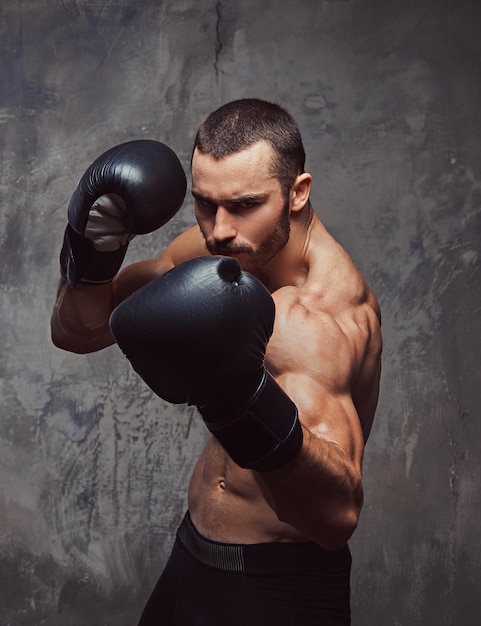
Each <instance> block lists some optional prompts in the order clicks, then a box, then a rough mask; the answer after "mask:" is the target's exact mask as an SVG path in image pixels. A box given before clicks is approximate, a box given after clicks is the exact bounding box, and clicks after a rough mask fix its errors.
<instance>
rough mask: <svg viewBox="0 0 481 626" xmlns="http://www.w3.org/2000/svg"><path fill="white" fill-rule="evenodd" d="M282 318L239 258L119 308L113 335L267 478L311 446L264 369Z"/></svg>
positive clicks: (166, 282) (195, 266)
mask: <svg viewBox="0 0 481 626" xmlns="http://www.w3.org/2000/svg"><path fill="white" fill-rule="evenodd" d="M274 316H275V307H274V302H273V300H272V297H271V295H270V294H269V292H268V291H267V289H266V288H265V287H264V285H262V283H261V282H260V281H258V280H257V279H256V278H255V277H254V276H252V275H250V274H248V273H247V272H243V271H241V268H240V265H239V263H238V261H237V259H234V258H229V257H200V258H197V259H193V260H191V261H187V262H186V263H183V264H181V265H179V266H177V267H175V268H174V269H172V270H170V271H169V272H167V273H166V274H164V275H163V276H160V277H159V278H157V279H155V280H153V281H152V282H151V283H149V284H148V285H146V286H145V287H142V288H141V289H140V290H138V291H137V292H135V293H134V294H132V295H131V296H129V297H128V298H127V299H126V300H124V301H123V302H122V303H120V305H119V306H118V307H117V308H116V309H115V310H114V311H113V313H112V315H111V317H110V328H111V330H112V333H113V335H114V337H115V339H116V341H117V343H118V345H119V346H120V348H121V349H122V351H123V352H124V354H125V355H126V356H127V358H128V359H129V361H130V363H131V364H132V367H133V368H134V370H135V371H136V372H137V373H138V374H139V375H140V376H141V377H142V379H143V380H144V381H145V382H146V383H147V385H149V387H150V388H151V389H152V390H153V391H154V392H155V393H156V394H157V395H159V396H160V397H161V398H163V399H165V400H167V401H169V402H173V403H183V402H186V403H188V404H194V405H196V406H197V407H198V409H199V411H200V413H201V415H202V417H203V419H204V422H205V423H206V425H207V427H208V429H209V430H210V431H211V432H212V433H213V434H214V436H215V437H216V438H217V439H218V440H219V442H220V443H221V444H222V445H223V446H224V448H225V449H226V451H227V452H228V454H229V455H230V456H231V458H232V459H233V460H234V461H235V462H236V463H237V464H238V465H240V466H241V467H244V468H251V469H256V470H262V471H265V470H269V469H274V468H276V467H280V466H282V465H284V464H285V463H287V462H288V461H289V460H290V459H291V458H292V457H293V456H294V455H295V454H296V453H297V452H298V450H299V449H300V447H301V445H302V428H301V426H300V423H299V420H298V416H297V409H296V406H295V405H294V403H293V402H292V401H291V399H290V398H289V397H288V396H287V395H286V394H285V392H284V391H283V390H282V389H281V387H280V386H279V385H278V384H277V383H276V382H275V380H274V379H273V378H272V376H271V375H270V374H269V373H268V371H267V370H266V368H265V365H264V359H265V351H266V346H267V343H268V341H269V339H270V336H271V334H272V330H273V325H274Z"/></svg>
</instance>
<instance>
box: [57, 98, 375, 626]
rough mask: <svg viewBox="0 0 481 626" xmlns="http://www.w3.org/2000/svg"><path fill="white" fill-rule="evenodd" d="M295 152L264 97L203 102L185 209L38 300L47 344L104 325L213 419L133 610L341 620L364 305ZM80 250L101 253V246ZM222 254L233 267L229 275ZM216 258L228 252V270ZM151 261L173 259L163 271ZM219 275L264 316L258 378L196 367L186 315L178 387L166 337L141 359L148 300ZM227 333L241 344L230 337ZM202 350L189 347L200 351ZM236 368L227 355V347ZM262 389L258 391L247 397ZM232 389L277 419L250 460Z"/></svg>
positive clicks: (175, 619) (365, 330)
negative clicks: (135, 251)
mask: <svg viewBox="0 0 481 626" xmlns="http://www.w3.org/2000/svg"><path fill="white" fill-rule="evenodd" d="M304 160H305V154H304V148H303V146H302V140H301V138H300V134H299V131H298V128H297V126H296V124H295V122H294V120H293V119H292V118H291V116H290V115H289V114H288V113H286V112H285V111H284V110H283V109H282V108H281V107H279V106H278V105H274V104H271V103H268V102H264V101H261V100H253V99H245V100H239V101H235V102H232V103H228V104H227V105H224V106H223V107H221V108H220V109H218V110H217V111H215V112H214V113H213V114H211V115H210V116H209V117H208V118H207V120H206V122H204V124H203V125H202V126H201V128H200V129H199V131H198V133H197V136H196V139H195V142H194V151H193V156H192V194H193V197H194V208H195V217H196V220H197V225H196V226H194V227H192V228H190V229H188V230H187V231H185V232H183V233H182V234H181V235H180V236H178V237H177V238H176V239H174V241H172V242H171V243H170V244H169V245H168V246H167V248H166V249H165V250H164V251H163V252H161V253H160V255H159V256H158V257H156V258H154V259H150V260H146V261H141V262H138V263H135V264H133V265H130V266H127V267H126V268H124V269H123V270H122V271H120V272H119V273H115V272H116V271H117V268H115V269H114V270H113V271H112V272H111V273H112V274H113V276H112V277H105V276H104V277H103V278H102V280H104V281H107V282H102V284H96V285H92V284H89V280H88V279H87V280H83V279H82V277H80V279H78V280H77V279H76V278H74V279H73V280H70V281H69V282H70V285H74V286H73V288H72V286H69V285H68V284H67V282H66V281H65V280H64V279H62V280H61V282H60V286H59V290H58V297H57V302H56V305H55V308H54V311H53V315H52V338H53V341H54V343H55V345H56V346H58V347H60V348H63V349H66V350H70V351H73V352H79V353H81V352H91V351H95V350H100V349H102V348H104V347H106V346H109V345H111V344H112V343H114V341H115V339H114V336H113V334H112V331H113V332H114V335H115V337H116V338H117V340H118V343H119V345H120V347H121V348H122V349H123V350H124V352H125V353H126V354H127V356H128V357H129V358H130V360H131V362H132V364H133V366H134V368H135V369H136V370H137V371H138V372H139V373H140V375H141V376H142V377H143V378H144V380H145V381H146V382H147V383H148V384H149V385H150V386H151V387H152V389H154V391H156V393H158V395H159V396H161V397H164V398H165V399H167V400H170V401H174V402H177V401H180V402H183V401H189V402H190V403H192V404H196V405H197V406H198V408H199V410H200V413H201V416H202V417H203V418H204V421H205V422H206V424H207V427H208V428H209V430H211V432H213V433H215V434H216V436H214V435H212V436H211V437H210V439H209V440H208V442H207V445H206V447H205V449H204V451H203V452H202V454H201V456H200V458H199V460H198V462H197V465H196V467H195V470H194V473H193V476H192V480H191V483H190V487H189V494H188V513H187V514H186V517H185V519H184V521H183V522H182V525H181V527H180V529H179V532H178V537H177V540H176V543H175V545H174V549H173V552H172V555H171V558H170V560H169V562H168V564H167V566H166V568H165V570H164V573H163V574H162V576H161V578H160V580H159V583H158V584H157V587H156V588H155V590H154V592H153V593H152V596H151V598H150V600H149V603H148V604H147V607H146V608H145V610H144V613H143V616H142V618H141V622H140V624H141V626H153V625H154V624H155V625H160V624H162V625H166V626H170V625H182V626H184V625H185V626H187V625H194V624H208V625H209V626H213V625H216V624H222V625H223V626H228V625H235V624H239V625H241V624H242V625H244V624H245V625H249V626H254V625H256V624H263V625H269V624H275V625H276V626H282V625H284V624H286V625H287V624H289V625H291V626H303V625H304V624H318V625H321V624H322V625H325V624H328V625H333V626H334V625H336V626H339V625H346V624H349V623H350V609H349V575H350V563H351V560H350V553H349V548H348V546H347V542H348V540H349V538H350V537H351V535H352V533H353V531H354V530H355V528H356V525H357V523H358V518H359V514H360V510H361V506H362V501H363V487H362V475H361V467H362V457H363V450H364V445H365V443H366V440H367V438H368V436H369V432H370V430H371V426H372V422H373V418H374V413H375V409H376V404H377V400H378V392H379V378H380V368H381V365H380V354H381V334H380V311H379V306H378V303H377V301H376V298H375V296H374V295H373V293H372V291H371V290H370V288H369V286H368V285H367V284H366V282H365V280H364V279H363V278H362V276H361V275H360V273H359V271H358V270H357V269H356V268H355V266H354V265H353V263H352V261H351V259H350V258H349V256H348V254H347V253H346V252H345V251H344V250H343V249H342V248H341V246H340V245H339V244H338V243H337V242H336V241H335V240H334V239H333V238H332V236H331V235H330V234H329V233H328V231H327V230H326V228H325V227H324V226H323V224H322V223H321V221H320V220H319V218H318V217H317V216H316V214H315V213H314V212H313V209H312V206H311V204H310V201H309V193H310V190H311V183H312V177H311V175H310V174H308V173H306V172H305V171H304ZM104 193H105V192H104ZM84 211H85V210H84ZM112 212H115V211H109V213H112ZM98 213H99V211H97V214H98ZM100 213H102V211H100ZM92 214H93V211H91V212H90V217H89V219H91V218H92ZM69 216H70V211H69ZM96 216H97V217H98V215H96ZM86 219H87V218H85V219H84V222H85V221H86ZM94 221H95V220H94ZM164 221H165V220H164ZM99 222H102V218H100V220H99ZM95 228H98V226H97V227H93V228H92V229H91V230H95ZM100 230H101V228H100ZM139 232H146V230H145V229H144V230H143V231H139ZM123 235H125V233H123ZM86 236H91V238H93V235H88V234H86ZM127 239H128V237H124V239H123V240H122V244H124V243H125V242H126V240H127ZM66 246H67V251H65V247H66ZM69 246H70V243H69V242H68V241H67V242H66V244H64V250H63V253H62V255H61V265H62V274H63V276H64V278H68V271H67V270H66V266H67V265H68V259H70V260H71V259H72V258H74V257H75V251H74V252H72V250H71V249H70V248H69ZM92 254H93V255H94V256H95V257H96V258H95V263H98V264H100V265H101V264H102V254H104V252H98V251H95V252H92ZM114 254H115V253H114ZM226 257H227V258H226ZM122 258H123V257H122ZM62 259H63V260H62ZM66 259H67V260H66ZM121 262H122V261H121V260H120V263H121ZM236 262H238V263H239V264H240V267H241V268H242V270H243V271H242V272H240V268H239V272H240V273H239V274H238V275H235V276H234V274H236V270H235V267H234V266H235V265H236ZM219 264H221V265H222V267H224V266H225V265H226V264H227V266H229V267H230V268H231V269H232V268H233V269H232V271H233V274H232V276H231V277H230V278H228V279H226V278H225V270H221V269H219ZM166 272H169V274H168V276H169V277H170V276H172V278H171V279H170V278H169V281H167V282H166V281H165V278H166ZM196 273H197V274H196ZM114 274H115V275H114ZM197 275H198V277H199V278H198V279H197V278H196V276H197ZM186 276H187V278H186ZM206 276H207V278H206ZM222 276H223V277H222ZM192 277H194V279H192ZM110 279H111V280H110ZM246 281H247V282H246ZM90 282H95V279H94V280H93V281H90ZM98 282H101V281H98ZM219 283H222V284H220V286H219ZM224 283H225V284H226V285H227V287H229V289H230V288H231V285H234V287H233V288H232V289H234V288H235V287H239V285H241V287H242V285H243V284H244V283H245V284H248V288H249V290H252V291H253V292H255V294H256V296H255V298H254V299H253V302H252V304H250V303H248V304H246V305H245V307H246V311H247V309H249V313H248V314H247V313H246V315H245V317H249V320H250V319H251V318H252V319H253V321H252V323H253V324H256V321H255V317H256V310H257V309H258V310H259V317H260V318H261V317H262V321H261V322H259V325H262V327H263V328H264V327H267V328H268V327H269V324H273V331H272V334H271V330H272V328H271V329H269V328H268V330H267V331H265V333H264V336H263V339H261V340H260V341H258V342H257V343H256V346H255V350H257V352H259V354H258V356H257V357H256V358H257V360H258V366H255V367H254V368H253V369H255V371H256V376H257V374H258V372H260V374H259V376H263V377H264V378H263V380H266V379H267V380H268V385H267V387H268V390H267V391H265V393H264V391H262V392H259V388H260V387H259V388H254V389H251V388H249V389H247V387H249V385H250V384H251V383H250V382H249V383H246V384H244V383H243V382H241V383H239V384H237V381H236V384H235V385H234V384H231V383H230V381H229V377H232V371H230V370H231V363H230V361H228V360H226V361H225V363H221V369H222V370H223V371H224V374H223V375H224V378H225V380H224V379H222V375H221V377H220V379H219V380H221V381H222V382H221V384H219V380H214V381H212V380H211V378H213V376H212V373H211V371H210V370H208V371H207V372H206V371H204V367H203V363H202V362H197V361H196V360H198V359H199V355H198V354H197V352H198V350H197V351H196V349H195V348H192V351H191V353H190V352H189V345H188V344H189V341H190V342H191V345H192V344H193V343H195V341H194V342H192V341H191V340H190V339H189V338H188V337H189V332H190V333H195V332H197V330H196V329H194V330H192V329H191V328H190V329H188V328H187V327H188V326H189V324H188V323H187V322H186V324H185V329H186V332H187V331H189V332H187V334H186V335H185V337H187V339H184V338H183V333H182V332H180V333H179V337H178V338H176V341H178V342H180V343H183V345H182V346H181V348H180V349H181V350H182V351H184V352H185V357H182V358H184V359H185V360H186V361H187V362H188V363H189V375H190V374H191V370H194V372H195V371H198V380H199V385H197V386H196V385H195V383H194V384H193V386H194V387H195V391H193V390H192V389H189V390H188V391H187V392H186V393H185V394H184V395H183V392H182V393H180V392H179V393H180V395H179V396H178V397H177V395H176V393H177V392H176V391H173V388H174V389H175V390H177V383H178V382H179V388H180V387H182V389H183V385H184V382H185V381H184V380H179V381H178V379H179V378H182V374H179V373H178V372H177V370H176V372H175V374H172V377H173V378H172V380H173V382H172V380H170V378H169V381H168V383H167V384H165V383H164V376H163V375H162V374H161V372H162V371H165V372H168V374H166V376H168V377H170V376H171V371H170V370H169V369H167V368H168V362H169V361H175V360H176V359H177V356H176V354H174V353H172V354H170V353H169V352H168V349H166V350H167V352H166V353H165V354H159V355H158V362H157V361H156V360H155V359H156V358H157V357H156V351H157V350H159V351H160V352H163V348H162V349H160V348H158V346H163V345H164V344H163V343H162V342H163V341H164V343H165V337H164V338H161V337H159V339H158V346H156V341H157V339H156V333H157V328H156V324H157V325H158V326H159V327H162V328H163V327H164V322H163V321H162V315H163V312H162V311H163V308H164V307H165V308H167V309H168V308H169V307H178V306H184V303H183V302H182V303H181V305H179V304H178V302H177V300H176V298H178V296H177V294H178V293H179V292H181V293H182V296H179V298H180V299H183V300H184V301H187V304H186V306H187V308H188V309H189V311H190V313H192V310H194V311H195V307H196V306H197V307H200V306H203V304H204V303H205V306H206V307H208V306H212V307H213V308H214V310H215V311H217V310H218V309H219V307H218V299H219V298H223V297H224V296H223V295H222V293H221V292H223V288H224ZM198 284H201V285H202V286H201V287H199V288H197V285H198ZM144 285H145V287H144ZM186 285H187V286H186ZM140 287H143V288H142V289H140V290H139V288H140ZM137 290H138V291H137ZM210 290H212V296H211V295H210V294H211V291H210ZM262 290H264V291H265V292H266V293H265V294H263V293H262ZM134 292H135V293H134ZM268 292H269V293H270V296H269V293H268ZM130 294H133V295H132V296H131V297H129V296H130ZM229 297H230V296H229ZM232 297H236V296H235V293H233V295H232ZM271 297H272V300H273V303H274V304H275V321H274V315H273V312H271V311H270V308H269V307H270V305H269V300H270V299H271ZM256 298H257V299H256ZM259 299H260V300H259ZM260 301H262V303H264V304H258V302H260ZM189 307H190V308H189ZM256 307H257V308H256ZM220 308H222V307H220ZM114 309H115V313H114V314H113V316H112V320H113V321H112V322H111V324H112V326H111V327H110V326H109V318H110V316H111V313H112V311H113V310H114ZM149 309H150V310H149ZM261 309H262V311H261ZM175 310H176V311H177V308H175ZM144 312H145V316H144ZM157 314H158V315H159V316H160V317H159V320H158V322H157V318H156V315H157ZM176 315H177V314H176ZM180 315H183V313H181V314H180ZM152 317H154V321H153V322H151V326H149V321H148V320H149V319H151V318H152ZM186 317H187V318H188V313H187V314H186ZM271 317H272V319H271ZM179 323H180V324H182V321H180V322H179ZM249 323H251V322H249ZM223 324H224V321H221V322H220V327H217V326H216V334H215V336H214V334H213V335H212V337H210V338H209V337H208V336H207V339H206V341H205V344H206V346H207V348H205V346H204V347H202V350H204V349H207V350H209V346H210V345H212V351H213V352H215V353H216V354H215V355H214V357H216V356H217V352H218V353H219V355H220V356H219V359H222V358H223V357H222V353H223V345H224V344H229V342H230V338H231V337H232V334H233V333H232V332H230V331H229V330H228V329H227V330H226V329H225V328H223V327H222V325H223ZM146 328H148V331H145V329H146ZM159 332H160V333H161V332H162V331H159ZM168 332H169V333H170V332H171V331H170V330H169V331H168ZM174 332H175V331H174ZM208 332H209V331H208V330H206V334H207V333H208ZM249 332H250V330H249ZM219 333H220V335H219ZM145 334H147V339H146V341H149V339H148V338H149V337H154V338H153V339H152V342H153V345H152V346H151V347H152V350H150V347H149V346H148V344H146V345H147V348H145V350H147V352H149V356H148V358H147V357H145V358H144V355H143V352H142V351H143V350H144V348H142V341H144V340H145ZM201 334H202V335H203V334H204V333H202V332H201V333H199V336H200V335H201ZM234 334H235V333H234ZM258 334H259V333H257V329H254V330H253V331H252V335H256V337H257V335H258ZM193 336H194V337H195V336H196V335H195V334H194V335H193ZM219 336H220V339H219ZM185 344H187V345H185ZM259 344H262V345H261V347H260V348H259ZM233 345H234V346H235V341H234V343H233ZM139 346H140V348H139ZM200 349H201V348H199V350H200ZM263 349H266V353H265V360H264V354H263V353H262V350H263ZM232 350H235V354H237V353H239V354H243V352H244V351H245V352H249V350H248V349H247V347H246V346H244V345H241V346H237V347H234V348H233V349H232ZM152 352H153V357H152V354H151V353H152ZM233 353H234V352H233ZM206 354H207V356H206V357H205V362H206V363H211V361H215V358H213V359H212V358H210V356H209V354H208V353H206ZM152 358H153V359H154V361H153V360H152ZM177 360H179V362H181V361H182V359H181V358H179V359H177ZM244 360H245V359H244ZM182 362H183V361H182ZM264 366H265V367H264ZM206 367H207V369H208V368H209V367H210V365H209V366H206ZM235 367H237V365H236V366H235ZM238 367H239V368H240V369H242V370H243V368H244V364H243V362H242V359H241V365H239V366H238ZM249 367H251V364H249V365H247V366H246V368H247V369H248V368H249ZM216 375H217V374H216ZM242 375H243V376H244V375H245V372H244V370H243V371H242ZM185 377H186V378H187V374H186V375H185ZM194 377H195V374H194ZM214 378H215V377H214ZM240 378H242V377H240ZM244 378H245V379H246V380H247V379H248V378H249V377H248V376H247V375H245V376H244ZM244 378H243V379H242V380H244ZM254 378H255V377H254ZM249 380H251V379H249ZM256 380H257V382H256V385H257V384H258V382H259V380H258V379H256ZM269 381H271V382H269ZM239 386H240V387H241V388H242V392H240V391H238V388H239ZM197 387H199V389H197ZM206 387H210V388H209V390H208V393H207V392H206V394H205V397H204V395H203V394H204V388H206ZM226 389H227V392H226ZM244 391H245V393H244ZM216 393H218V395H219V397H222V403H221V404H220V406H221V408H220V409H215V408H214V409H213V408H212V403H213V400H212V398H213V397H215V394H216ZM263 393H264V401H262V400H261V401H258V397H261V398H262V394H263ZM256 394H257V395H256ZM184 396H185V397H184ZM206 398H208V399H206ZM253 398H255V399H254V400H253ZM256 403H257V404H256ZM214 404H215V402H214ZM247 405H248V406H249V407H250V409H249V410H250V413H256V415H255V418H256V420H257V421H258V422H259V423H264V421H265V422H266V423H268V425H267V426H266V432H267V431H269V436H270V434H271V431H276V429H277V428H279V432H274V433H273V435H272V436H273V437H274V438H275V436H277V439H276V441H275V442H274V443H273V441H267V443H266V444H265V445H264V444H262V445H264V448H265V449H263V450H262V455H263V460H262V459H252V458H250V457H249V450H248V448H249V446H248V445H247V446H246V440H247V441H249V437H251V435H252V432H251V430H250V429H251V426H250V425H249V424H250V423H247V421H248V420H246V417H245V416H246V414H247V413H248V412H249V410H247V409H246V408H245V407H246V406H247ZM252 407H253V408H252ZM226 413H230V414H231V417H232V415H235V420H236V424H237V425H238V426H239V425H240V426H239V428H240V431H239V432H241V437H240V438H239V437H230V438H229V436H227V437H224V434H223V432H224V431H223V429H224V427H225V426H226V424H229V422H230V420H229V416H228V415H226ZM213 415H214V418H212V416H213ZM273 418H274V421H272V420H273ZM199 419H200V417H199ZM269 420H271V421H269ZM277 423H279V424H280V426H279V427H277ZM273 424H274V425H273ZM216 429H218V430H216ZM282 429H284V430H282ZM281 431H282V432H281ZM269 436H267V435H266V439H268V438H269ZM251 440H252V437H251ZM221 442H222V443H221ZM261 447H262V446H261ZM232 457H234V458H235V459H236V461H237V462H234V460H233V459H232Z"/></svg>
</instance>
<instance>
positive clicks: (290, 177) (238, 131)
mask: <svg viewBox="0 0 481 626" xmlns="http://www.w3.org/2000/svg"><path fill="white" fill-rule="evenodd" d="M259 141H266V142H267V143H268V144H269V145H270V146H271V148H272V155H273V158H272V164H271V168H272V170H271V173H272V175H273V176H275V178H277V180H278V181H279V183H280V185H281V189H282V192H283V194H284V196H285V197H286V198H287V196H288V194H289V191H290V189H291V187H292V185H293V184H294V181H295V180H296V177H297V176H298V175H299V174H302V173H303V172H304V165H305V160H306V154H305V151H304V146H303V143H302V138H301V134H300V131H299V128H298V126H297V124H296V122H295V121H294V119H293V118H292V116H291V115H290V114H289V113H288V112H287V111H286V110H285V109H283V108H282V107H280V106H279V105H278V104H273V103H271V102H267V101H265V100H259V99H255V98H245V99H242V100H235V101H233V102H229V103H227V104H225V105H223V106H221V107H220V108H219V109H217V110H216V111H214V112H213V113H211V114H210V115H209V117H208V118H207V119H206V120H205V122H204V123H203V124H202V126H201V127H200V128H199V130H198V131H197V135H196V137H195V140H194V151H195V150H196V149H197V150H198V151H199V152H201V153H202V154H208V155H210V156H211V157H213V158H214V159H216V160H217V159H222V158H224V157H226V156H229V155H231V154H234V153H236V152H239V151H240V150H243V149H245V148H248V147H250V146H252V145H254V144H255V143H257V142H259Z"/></svg>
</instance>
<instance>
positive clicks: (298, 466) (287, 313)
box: [254, 290, 381, 549]
mask: <svg viewBox="0 0 481 626" xmlns="http://www.w3.org/2000/svg"><path fill="white" fill-rule="evenodd" d="M293 294H295V291H294V290H284V291H283V292H280V293H278V294H275V296H274V298H275V300H276V305H277V311H278V315H277V317H276V328H275V331H274V334H273V336H272V339H271V342H270V343H269V347H268V352H267V355H268V358H269V362H273V363H275V364H276V367H275V370H274V371H273V374H275V377H276V380H277V382H278V383H279V384H280V386H281V387H282V388H283V389H284V391H285V392H286V393H287V394H288V396H289V397H290V398H291V399H292V400H293V401H294V403H295V405H296V406H297V409H298V411H299V419H300V421H301V424H302V428H303V435H304V438H303V446H302V448H301V450H300V452H299V453H298V454H297V455H296V456H295V457H294V458H293V459H292V460H291V462H290V463H288V464H287V465H285V466H283V467H281V468H279V469H276V470H273V471H271V472H254V476H255V478H256V480H257V482H258V484H259V486H260V488H261V489H262V492H263V494H264V497H265V498H266V500H267V502H268V503H269V505H270V506H271V508H272V509H273V510H274V512H275V513H276V514H277V516H278V517H279V519H280V520H282V521H284V522H286V523H288V524H290V525H291V526H293V527H295V528H297V529H298V530H299V531H300V532H302V533H303V534H305V535H306V536H308V537H310V538H311V539H313V540H314V541H316V542H317V543H319V544H320V545H321V546H323V547H324V548H327V549H335V548H337V547H340V546H342V545H344V544H345V543H346V542H347V540H348V539H349V537H350V536H351V535H352V533H353V532H354V530H355V528H356V526H357V523H358V519H359V514H360V511H361V507H362V502H363V485H362V457H363V451H364V444H365V440H366V439H367V435H366V431H368V430H369V429H370V427H371V425H372V420H373V417H374V410H375V407H376V403H377V396H378V393H379V376H380V353H381V334H380V326H379V317H378V314H377V313H376V311H374V310H373V309H372V308H371V307H370V306H368V305H366V304H364V305H361V306H360V307H358V308H357V309H356V311H355V314H354V312H353V315H352V316H351V315H348V319H349V322H347V323H345V324H344V325H342V327H341V325H340V324H338V323H337V322H336V321H335V320H334V319H333V318H332V316H331V315H329V314H326V313H324V312H322V311H315V310H314V311H313V310H311V309H309V307H306V306H303V305H302V303H301V302H299V301H298V300H297V298H296V297H295V295H293ZM354 319H356V323H351V320H354ZM354 385H355V388H356V396H357V397H356V399H355V402H356V405H355V404H354V401H353V393H352V392H353V386H354Z"/></svg>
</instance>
